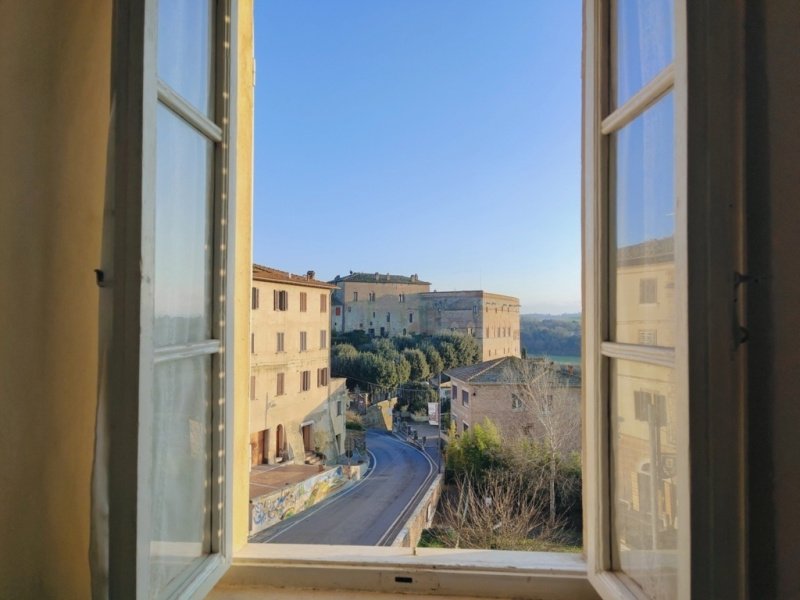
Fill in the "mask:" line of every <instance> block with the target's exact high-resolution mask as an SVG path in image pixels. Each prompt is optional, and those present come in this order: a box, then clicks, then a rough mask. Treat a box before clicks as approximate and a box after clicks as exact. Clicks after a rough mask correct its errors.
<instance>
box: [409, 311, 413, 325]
mask: <svg viewBox="0 0 800 600" xmlns="http://www.w3.org/2000/svg"><path fill="white" fill-rule="evenodd" d="M408 322H409V323H413V322H414V313H408Z"/></svg>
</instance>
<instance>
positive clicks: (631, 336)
mask: <svg viewBox="0 0 800 600" xmlns="http://www.w3.org/2000/svg"><path fill="white" fill-rule="evenodd" d="M647 279H651V280H655V288H656V301H655V302H652V303H642V302H640V300H641V299H642V298H641V296H640V285H641V282H642V280H647ZM616 284H617V289H616V294H617V309H616V310H617V314H619V315H624V317H625V319H624V320H618V321H617V322H616V332H615V334H614V335H613V337H612V339H613V340H614V341H616V342H623V343H628V344H647V345H656V346H667V347H672V346H674V344H675V263H674V262H673V261H667V262H657V263H653V264H649V265H639V266H620V267H619V268H618V269H617V279H616ZM651 335H653V336H655V343H654V344H649V343H647V342H648V336H651Z"/></svg>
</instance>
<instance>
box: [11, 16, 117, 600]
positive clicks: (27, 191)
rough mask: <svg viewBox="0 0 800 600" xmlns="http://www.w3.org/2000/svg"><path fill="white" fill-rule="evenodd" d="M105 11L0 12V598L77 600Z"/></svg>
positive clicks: (93, 361)
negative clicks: (0, 275)
mask: <svg viewBox="0 0 800 600" xmlns="http://www.w3.org/2000/svg"><path fill="white" fill-rule="evenodd" d="M111 4H112V3H111V2H107V1H106V0H71V1H70V2H64V1H63V0H28V1H26V2H24V3H21V2H2V3H0V82H2V83H1V84H0V85H1V86H2V90H3V91H2V93H1V94H0V118H2V123H3V135H2V142H0V265H1V266H2V272H3V283H2V285H0V332H2V338H3V343H2V344H0V365H2V367H0V369H2V376H0V401H1V406H2V418H0V427H1V428H2V429H1V431H2V433H1V434H0V456H2V461H0V490H2V497H3V499H2V502H0V531H2V540H3V543H2V545H0V597H3V598H34V597H35V598H55V597H58V598H86V597H88V596H89V589H90V588H89V565H88V552H89V492H90V476H91V466H92V448H93V436H94V419H95V417H94V414H95V405H96V390H97V333H98V330H97V325H98V316H97V307H98V288H97V286H96V284H95V275H94V272H93V269H94V268H95V267H97V266H98V261H99V254H100V242H101V233H102V231H101V222H102V217H103V202H104V193H105V174H106V173H105V170H106V138H107V133H108V121H109V99H108V98H109V69H110V64H109V57H110V43H111V35H110V34H111Z"/></svg>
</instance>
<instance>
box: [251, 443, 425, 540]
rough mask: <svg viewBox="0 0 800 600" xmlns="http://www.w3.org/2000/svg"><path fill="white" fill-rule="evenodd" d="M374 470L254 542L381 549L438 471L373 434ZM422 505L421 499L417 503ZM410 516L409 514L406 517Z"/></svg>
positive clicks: (405, 447) (406, 448)
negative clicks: (339, 545)
mask: <svg viewBox="0 0 800 600" xmlns="http://www.w3.org/2000/svg"><path fill="white" fill-rule="evenodd" d="M367 449H368V450H369V452H370V454H371V455H372V456H371V460H372V465H371V469H370V471H369V472H368V473H367V475H366V476H365V478H364V479H363V480H362V481H360V482H358V483H357V484H355V485H354V486H353V487H351V488H349V489H347V490H345V491H343V492H341V493H340V494H338V495H336V496H333V497H332V498H330V499H328V500H325V501H323V502H321V503H320V504H317V505H316V506H314V507H312V508H310V509H309V510H307V511H304V512H302V513H300V514H298V515H296V516H294V517H292V518H291V519H287V520H286V521H283V522H281V523H279V524H277V525H273V526H272V527H270V528H268V529H265V530H264V531H262V532H260V533H258V534H256V535H255V536H253V537H252V538H251V539H250V541H251V542H273V543H284V544H344V545H358V546H379V545H383V544H390V543H391V542H392V541H393V540H394V537H395V536H396V535H397V531H398V529H399V524H400V523H401V522H402V521H403V520H404V518H402V517H403V514H404V513H405V512H406V509H407V508H408V506H409V503H411V501H412V500H413V499H414V496H415V495H416V494H417V492H418V491H419V489H420V488H421V487H422V486H423V484H426V482H427V480H428V477H429V475H431V474H432V473H433V472H434V471H435V470H436V467H435V463H434V462H433V461H431V460H430V459H429V458H428V457H427V455H425V454H423V453H422V452H420V451H419V450H417V449H416V448H414V447H412V446H410V445H409V444H406V443H404V442H401V441H400V440H398V439H397V438H396V437H394V436H393V435H391V434H389V433H385V432H380V431H368V432H367ZM417 502H418V499H417ZM405 518H406V519H407V518H408V516H407V514H406V516H405Z"/></svg>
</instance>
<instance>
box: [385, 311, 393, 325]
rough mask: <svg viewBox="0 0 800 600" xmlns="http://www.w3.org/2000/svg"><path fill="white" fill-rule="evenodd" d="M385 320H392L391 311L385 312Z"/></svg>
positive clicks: (389, 321)
mask: <svg viewBox="0 0 800 600" xmlns="http://www.w3.org/2000/svg"><path fill="white" fill-rule="evenodd" d="M386 322H387V323H391V322H392V313H386Z"/></svg>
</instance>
